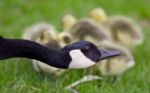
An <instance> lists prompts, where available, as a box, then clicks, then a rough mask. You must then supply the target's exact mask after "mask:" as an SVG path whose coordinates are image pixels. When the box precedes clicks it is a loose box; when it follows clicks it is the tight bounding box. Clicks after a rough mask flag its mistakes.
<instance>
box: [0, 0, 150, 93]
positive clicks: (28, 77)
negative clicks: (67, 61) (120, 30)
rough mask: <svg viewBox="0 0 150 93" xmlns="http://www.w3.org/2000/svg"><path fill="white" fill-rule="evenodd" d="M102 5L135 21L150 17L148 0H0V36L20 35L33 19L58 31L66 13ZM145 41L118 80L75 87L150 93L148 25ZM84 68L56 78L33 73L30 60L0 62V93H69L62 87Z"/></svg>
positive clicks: (87, 91) (100, 92) (88, 91)
mask: <svg viewBox="0 0 150 93" xmlns="http://www.w3.org/2000/svg"><path fill="white" fill-rule="evenodd" d="M99 6H101V7H102V8H104V9H105V10H106V11H107V13H108V14H109V15H113V14H115V15H117V14H123V15H126V16H130V17H132V18H134V19H135V20H137V21H139V20H143V19H146V20H149V19H150V11H149V6H150V1H149V0H113V1H111V0H0V35H2V36H4V37H9V38H20V37H21V34H22V32H23V30H24V29H25V28H26V27H28V26H30V25H31V24H33V23H36V22H41V21H44V22H48V23H52V24H54V25H56V26H57V27H58V30H60V31H61V24H60V19H61V16H62V15H64V14H66V13H68V12H69V13H73V14H74V15H75V16H77V18H82V17H84V16H87V14H88V12H89V11H90V10H91V9H92V8H94V7H99ZM143 33H144V35H145V41H144V43H143V44H142V45H141V46H139V47H137V48H136V49H134V53H133V54H134V57H135V60H136V65H135V66H134V67H133V68H132V69H130V70H129V71H127V72H126V73H124V74H123V75H122V76H121V77H120V78H119V80H118V81H117V82H116V83H114V84H111V83H110V82H109V81H93V82H90V83H85V84H82V85H80V86H78V87H77V89H78V90H80V91H81V93H150V62H149V59H150V41H149V39H150V37H149V36H150V26H149V27H145V28H143ZM85 74H88V73H87V72H85V71H84V70H68V71H67V72H66V73H65V74H64V75H62V76H61V77H58V78H57V79H56V78H54V77H52V76H50V75H41V74H39V73H36V72H35V71H34V69H33V67H32V63H31V60H29V59H9V60H4V61H1V62H0V93H69V92H68V91H66V90H64V86H66V85H68V84H70V83H71V82H73V81H75V80H77V79H80V78H81V77H82V76H84V75H85Z"/></svg>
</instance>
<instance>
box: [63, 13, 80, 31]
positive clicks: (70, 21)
mask: <svg viewBox="0 0 150 93" xmlns="http://www.w3.org/2000/svg"><path fill="white" fill-rule="evenodd" d="M76 21H77V20H76V18H75V17H74V16H73V15H71V14H67V15H64V16H63V17H62V27H63V30H68V29H69V28H70V27H71V26H72V25H74V24H75V23H76Z"/></svg>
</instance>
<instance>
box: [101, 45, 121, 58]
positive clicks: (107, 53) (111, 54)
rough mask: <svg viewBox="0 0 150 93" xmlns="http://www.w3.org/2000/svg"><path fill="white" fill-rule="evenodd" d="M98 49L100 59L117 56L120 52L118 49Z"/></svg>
mask: <svg viewBox="0 0 150 93" xmlns="http://www.w3.org/2000/svg"><path fill="white" fill-rule="evenodd" d="M99 51H100V53H101V57H100V60H102V59H107V58H111V57H115V56H119V55H120V54H121V53H120V51H117V50H106V49H101V48H99Z"/></svg>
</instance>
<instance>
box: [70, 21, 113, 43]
mask: <svg viewBox="0 0 150 93" xmlns="http://www.w3.org/2000/svg"><path fill="white" fill-rule="evenodd" d="M105 30H106V29H105V28H103V27H102V26H100V25H97V24H96V23H95V22H94V21H93V20H90V19H82V20H80V21H78V22H76V23H75V24H74V25H73V26H72V27H71V28H70V29H69V32H70V33H71V34H72V36H73V37H75V39H77V40H76V41H78V40H87V41H91V42H93V43H97V42H100V41H101V42H103V41H111V37H110V36H109V34H108V33H107V31H105ZM75 39H74V40H75Z"/></svg>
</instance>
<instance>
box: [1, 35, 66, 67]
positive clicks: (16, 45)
mask: <svg viewBox="0 0 150 93" xmlns="http://www.w3.org/2000/svg"><path fill="white" fill-rule="evenodd" d="M14 57H22V58H30V59H36V60H39V61H41V62H44V63H46V64H48V65H51V66H53V67H58V68H67V66H66V64H64V61H63V55H62V53H61V52H60V51H59V50H53V49H49V48H47V47H44V46H42V45H40V44H38V43H35V42H32V41H28V40H21V39H5V38H2V37H1V38H0V60H3V59H9V58H14ZM60 60H61V62H60Z"/></svg>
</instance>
